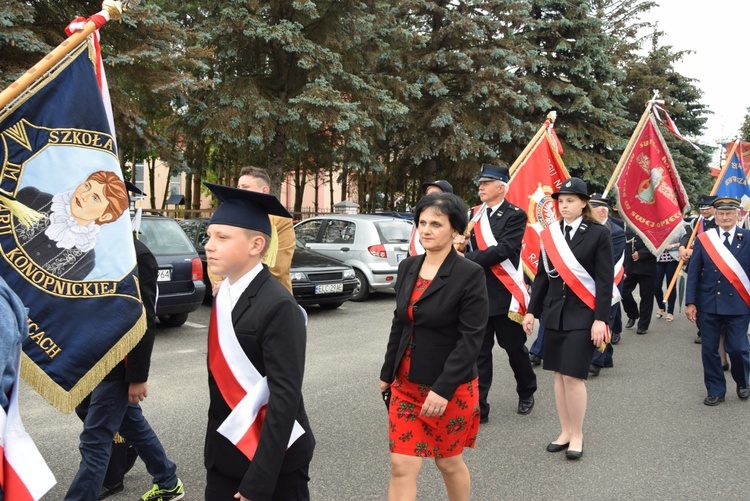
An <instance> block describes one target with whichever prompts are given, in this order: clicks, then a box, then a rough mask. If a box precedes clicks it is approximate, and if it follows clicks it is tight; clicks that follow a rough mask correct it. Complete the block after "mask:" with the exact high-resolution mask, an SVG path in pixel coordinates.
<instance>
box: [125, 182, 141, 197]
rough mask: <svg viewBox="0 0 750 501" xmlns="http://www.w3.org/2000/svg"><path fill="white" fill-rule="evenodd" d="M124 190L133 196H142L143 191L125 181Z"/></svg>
mask: <svg viewBox="0 0 750 501" xmlns="http://www.w3.org/2000/svg"><path fill="white" fill-rule="evenodd" d="M125 188H126V189H127V190H128V191H129V192H130V193H132V194H133V195H143V194H144V193H143V191H141V189H140V188H139V187H137V186H136V185H134V184H133V183H132V182H130V181H128V180H127V179H126V180H125Z"/></svg>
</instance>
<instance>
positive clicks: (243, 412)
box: [208, 280, 305, 460]
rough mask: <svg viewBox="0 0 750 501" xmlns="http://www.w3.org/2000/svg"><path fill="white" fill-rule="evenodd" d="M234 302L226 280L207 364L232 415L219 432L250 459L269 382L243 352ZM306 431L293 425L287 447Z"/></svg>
mask: <svg viewBox="0 0 750 501" xmlns="http://www.w3.org/2000/svg"><path fill="white" fill-rule="evenodd" d="M231 305H232V301H231V298H230V297H229V284H228V283H227V281H226V280H225V281H224V283H223V284H222V286H221V288H220V289H219V292H218V294H216V300H215V302H214V308H213V311H212V312H211V325H210V327H209V332H208V364H209V367H210V369H211V374H212V375H213V377H214V380H215V381H216V385H217V386H218V388H219V391H220V392H221V396H222V397H223V398H224V401H225V402H226V403H227V405H229V407H230V408H231V409H232V412H231V413H230V414H229V416H228V417H227V418H226V419H225V420H224V422H223V423H222V424H221V426H219V428H218V430H217V431H218V432H219V433H221V434H222V435H224V436H225V437H226V438H227V439H228V440H229V441H230V442H232V443H233V444H234V445H235V446H236V447H237V448H238V449H239V450H240V451H242V453H243V454H244V455H245V456H246V457H247V458H248V459H250V460H252V459H253V456H255V451H256V450H257V448H258V442H259V440H260V432H261V429H262V427H263V419H264V418H265V414H266V406H267V405H268V397H269V390H268V381H267V380H266V378H265V377H263V376H261V374H260V372H258V369H256V368H255V366H254V365H253V364H252V362H250V360H249V359H248V358H247V356H246V355H245V352H244V351H242V347H241V346H240V343H239V341H238V340H237V335H236V334H235V332H234V325H233V324H232V308H231ZM303 433H305V430H304V429H303V428H302V426H301V425H300V424H299V423H298V422H296V421H295V422H294V428H293V429H292V434H291V436H290V437H289V443H288V444H287V447H289V446H291V445H292V444H293V443H294V441H295V440H297V439H298V438H299V437H301V436H302V434H303Z"/></svg>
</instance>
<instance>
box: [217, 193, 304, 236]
mask: <svg viewBox="0 0 750 501" xmlns="http://www.w3.org/2000/svg"><path fill="white" fill-rule="evenodd" d="M203 184H205V185H206V187H207V188H208V189H209V190H211V193H213V194H214V195H215V196H216V198H218V199H219V200H220V201H221V202H222V204H221V205H220V206H219V208H218V209H216V212H214V214H213V216H211V221H209V224H226V225H228V226H237V227H239V228H245V229H248V230H255V231H260V232H262V233H265V234H266V235H271V221H270V219H268V216H269V215H274V216H281V217H288V218H291V217H292V215H291V214H289V212H288V211H287V210H286V209H285V208H284V206H283V205H281V202H279V199H278V198H276V197H275V196H273V195H268V194H266V193H259V192H257V191H250V190H241V189H239V188H233V187H231V186H222V185H220V184H214V183H203Z"/></svg>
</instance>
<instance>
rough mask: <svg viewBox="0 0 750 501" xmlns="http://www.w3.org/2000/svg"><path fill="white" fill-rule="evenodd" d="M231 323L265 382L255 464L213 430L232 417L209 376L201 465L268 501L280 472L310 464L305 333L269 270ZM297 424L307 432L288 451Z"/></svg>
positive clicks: (244, 295) (298, 312) (251, 495)
mask: <svg viewBox="0 0 750 501" xmlns="http://www.w3.org/2000/svg"><path fill="white" fill-rule="evenodd" d="M232 323H233V324H234V330H235V333H236V334H237V339H238V340H239V342H240V346H241V347H242V350H243V351H244V352H245V355H247V357H248V358H249V359H250V361H251V362H252V363H253V365H254V366H255V368H256V369H258V371H259V372H260V373H261V374H262V375H264V376H266V377H267V378H268V388H269V390H270V397H269V399H268V407H267V408H266V417H265V420H264V421H263V428H262V430H261V434H260V443H259V444H258V449H257V451H256V453H255V457H254V459H253V461H252V462H251V461H248V459H247V458H246V457H245V455H244V454H242V452H240V451H239V449H237V448H236V447H235V446H234V445H233V444H232V443H231V442H230V441H229V440H227V439H226V438H224V436H222V435H221V434H219V433H218V432H217V431H216V429H217V428H218V427H219V425H220V424H221V423H222V422H223V421H224V419H226V417H227V416H228V415H229V413H230V412H231V410H230V408H229V406H228V405H227V403H226V402H225V401H224V399H223V398H222V396H221V393H220V392H219V389H218V387H217V386H216V381H215V380H214V378H213V376H212V375H211V372H210V369H209V374H208V389H209V395H210V397H211V400H210V404H209V408H208V431H207V433H206V446H205V451H204V462H205V466H206V468H207V469H208V468H215V469H216V470H218V471H219V472H220V473H222V474H223V475H225V476H228V477H232V478H236V479H237V486H238V491H239V492H240V493H241V494H242V495H243V496H245V497H246V498H248V499H252V500H253V501H264V500H270V499H271V498H272V497H273V491H274V487H275V486H276V480H277V478H278V476H279V473H287V472H290V471H292V470H295V469H298V468H300V467H302V466H304V465H306V464H308V463H309V462H310V460H311V459H312V455H313V449H314V447H315V438H314V437H313V434H312V430H310V423H309V422H308V419H307V414H306V413H305V407H304V404H303V402H302V376H303V373H304V370H305V345H306V342H307V333H306V328H305V318H304V315H303V313H302V311H301V310H300V307H299V306H298V305H297V302H296V301H295V300H294V298H293V297H292V295H291V294H289V291H288V290H287V289H286V288H284V286H283V285H281V284H280V283H279V282H278V280H276V279H275V278H273V277H272V276H271V272H270V271H269V270H268V267H267V266H265V265H264V266H263V270H262V271H261V272H260V273H259V274H258V276H257V277H255V279H254V280H253V281H252V282H250V285H248V287H247V289H245V292H243V293H242V295H241V296H240V298H239V300H238V301H237V304H236V305H235V307H234V309H233V310H232ZM295 420H297V421H298V422H299V423H300V424H301V425H302V427H303V428H304V429H305V433H304V434H303V435H302V436H301V437H299V438H298V439H297V440H296V441H295V442H294V444H292V446H291V447H289V449H287V443H288V442H289V437H290V436H291V433H292V427H293V425H294V421H295Z"/></svg>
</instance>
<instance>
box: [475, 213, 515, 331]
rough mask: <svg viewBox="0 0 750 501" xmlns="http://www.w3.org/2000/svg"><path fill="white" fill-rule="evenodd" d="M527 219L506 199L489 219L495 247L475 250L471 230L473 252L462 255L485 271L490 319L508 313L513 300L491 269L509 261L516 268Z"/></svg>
mask: <svg viewBox="0 0 750 501" xmlns="http://www.w3.org/2000/svg"><path fill="white" fill-rule="evenodd" d="M482 217H484V216H482ZM527 220H528V217H527V216H526V213H525V212H524V211H522V210H521V209H519V208H518V207H516V206H515V205H513V204H511V203H510V202H508V201H507V200H503V203H502V204H500V207H499V208H498V210H497V211H496V212H494V213H493V214H492V215H491V216H490V228H492V234H493V235H494V236H495V240H497V245H493V246H491V247H488V248H487V249H485V250H476V249H478V247H477V240H476V236H475V235H474V231H472V232H471V248H472V249H475V250H472V251H471V252H466V253H465V254H464V256H465V257H466V259H468V260H470V261H474V262H475V263H477V264H479V265H481V266H482V268H484V275H485V277H486V279H487V296H488V297H489V300H490V316H495V315H503V314H506V313H508V310H509V309H510V302H511V299H512V297H513V295H512V294H511V293H510V291H509V290H508V289H506V288H505V286H504V285H503V284H502V282H500V280H498V278H497V277H496V276H495V274H494V273H492V270H490V266H492V265H494V264H500V263H502V262H503V261H505V260H506V259H510V262H511V263H513V266H518V262H519V260H520V255H521V241H522V240H523V234H524V232H525V231H526V221H527Z"/></svg>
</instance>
